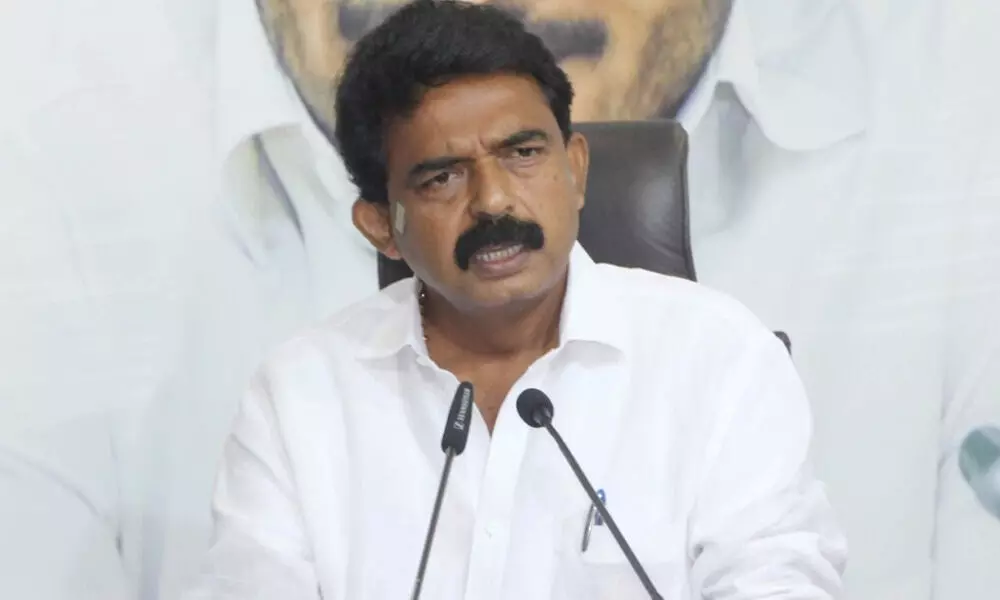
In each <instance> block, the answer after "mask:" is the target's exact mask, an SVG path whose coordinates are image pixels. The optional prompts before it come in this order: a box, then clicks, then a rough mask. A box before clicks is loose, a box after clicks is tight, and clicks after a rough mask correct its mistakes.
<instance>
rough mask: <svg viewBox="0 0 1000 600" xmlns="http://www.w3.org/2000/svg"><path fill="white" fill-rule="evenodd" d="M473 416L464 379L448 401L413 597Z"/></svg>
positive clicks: (468, 385)
mask: <svg viewBox="0 0 1000 600" xmlns="http://www.w3.org/2000/svg"><path fill="white" fill-rule="evenodd" d="M471 416H472V384H471V383H469V382H467V381H463V382H462V383H460V384H459V385H458V389H457V390H455V398H454V399H453V400H452V401H451V410H449V411H448V422H447V423H445V427H444V435H442V436H441V450H443V451H444V471H442V473H441V483H440V484H438V491H437V497H435V498H434V510H433V511H431V522H430V525H429V526H428V528H427V537H426V538H424V551H423V553H421V555H420V566H419V567H418V568H417V577H416V579H414V581H413V595H412V596H410V598H412V600H417V598H419V597H420V588H421V587H422V586H423V583H424V572H425V571H426V570H427V559H429V558H430V556H431V545H432V544H433V543H434V533H435V531H437V522H438V515H440V514H441V503H442V502H444V491H445V489H446V488H447V487H448V475H449V474H450V473H451V462H452V460H454V459H455V457H456V456H458V455H459V454H461V453H462V451H464V450H465V443H466V442H467V441H468V440H469V417H471Z"/></svg>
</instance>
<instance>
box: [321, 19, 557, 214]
mask: <svg viewBox="0 0 1000 600" xmlns="http://www.w3.org/2000/svg"><path fill="white" fill-rule="evenodd" d="M498 73H509V74H514V75H524V76H529V77H531V78H533V79H534V80H535V82H536V83H537V84H538V86H539V88H540V89H541V91H542V93H543V94H544V95H545V97H546V99H547V100H548V103H549V107H550V108H551V109H552V113H553V115H554V116H555V119H556V122H557V123H558V124H559V129H560V130H561V131H562V135H563V138H564V141H565V140H568V139H569V136H570V133H571V125H570V106H571V104H572V102H573V86H572V85H571V84H570V82H569V78H568V77H567V76H566V73H565V72H563V70H562V69H561V68H560V67H559V65H558V63H557V62H556V59H555V57H554V56H553V55H552V53H551V52H550V51H549V50H548V49H547V48H546V47H545V44H544V43H543V42H542V40H541V38H539V37H538V36H536V35H534V34H532V33H529V32H528V31H527V30H526V29H525V27H524V24H523V23H522V22H521V21H520V20H519V19H518V18H517V17H515V16H513V15H512V14H510V13H507V12H505V11H503V10H501V9H499V8H495V7H491V6H486V5H477V4H468V3H465V2H457V1H454V0H415V1H414V2H410V3H409V4H407V5H405V6H403V7H402V8H401V9H399V10H398V11H396V12H395V13H393V14H392V16H390V17H389V18H387V19H386V20H385V21H383V22H382V24H381V25H379V26H378V27H376V28H375V29H373V30H372V31H371V32H369V33H368V34H367V35H365V36H364V37H363V38H362V39H361V40H359V41H358V43H357V44H356V45H355V46H354V48H353V49H352V51H351V53H350V56H349V57H348V60H347V64H346V65H345V67H344V71H343V74H342V75H341V78H340V83H339V86H338V88H337V100H336V132H335V135H336V142H337V147H338V149H339V150H340V154H341V156H342V157H343V159H344V163H345V164H346V166H347V171H348V173H350V175H351V179H352V180H353V181H354V183H355V185H357V186H358V188H359V190H360V193H361V197H362V198H364V199H365V200H368V201H370V202H377V203H388V201H389V198H388V192H387V189H386V186H387V178H388V177H387V174H386V158H385V157H386V153H385V134H386V130H387V126H388V124H389V123H390V122H391V121H392V120H393V119H396V118H400V117H403V118H405V117H407V116H408V115H410V114H412V113H413V111H414V110H415V109H416V108H417V106H418V105H419V103H420V99H421V97H422V94H423V92H424V91H425V90H427V89H428V88H431V87H436V86H441V85H444V84H446V83H448V82H449V81H452V80H454V79H456V78H460V77H463V76H469V75H490V74H498Z"/></svg>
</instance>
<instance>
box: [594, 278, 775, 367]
mask: <svg viewBox="0 0 1000 600" xmlns="http://www.w3.org/2000/svg"><path fill="white" fill-rule="evenodd" d="M594 277H595V279H596V280H597V281H599V282H600V284H601V289H602V290H606V291H605V292H604V293H603V296H604V298H603V300H604V302H606V303H607V307H606V308H607V309H608V310H614V311H616V312H617V313H618V314H619V315H620V317H621V318H623V319H624V320H625V326H626V327H627V328H628V329H630V330H631V331H632V332H633V337H634V338H635V339H637V340H638V341H639V343H641V345H642V346H644V347H649V345H650V344H654V345H656V344H672V345H678V344H681V345H693V346H694V345H696V346H699V347H704V346H706V345H709V346H715V347H716V348H717V349H721V347H723V346H725V347H733V349H734V350H735V347H743V348H745V347H746V346H747V345H754V344H756V343H762V342H761V340H764V341H774V340H776V338H775V336H774V334H773V333H772V332H771V331H770V330H769V329H768V328H767V327H765V325H764V324H763V323H762V322H761V320H760V319H759V318H758V317H757V316H756V315H754V314H753V313H752V312H751V311H750V310H749V309H748V308H747V307H746V306H744V305H743V304H742V303H741V302H739V301H738V300H736V299H735V298H733V297H731V296H729V295H727V294H725V293H723V292H721V291H718V290H715V289H713V288H711V287H709V286H707V285H704V284H701V283H697V282H693V281H690V280H687V279H683V278H679V277H671V276H667V275H662V274H659V273H653V272H650V271H646V270H643V269H629V268H623V267H618V266H614V265H608V264H598V265H595V270H594Z"/></svg>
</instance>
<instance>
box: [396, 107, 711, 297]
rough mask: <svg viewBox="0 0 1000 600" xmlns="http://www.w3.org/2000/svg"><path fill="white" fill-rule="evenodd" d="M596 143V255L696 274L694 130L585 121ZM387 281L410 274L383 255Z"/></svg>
mask: <svg viewBox="0 0 1000 600" xmlns="http://www.w3.org/2000/svg"><path fill="white" fill-rule="evenodd" d="M574 127H575V129H576V130H577V131H579V132H580V133H582V134H583V135H584V137H586V138H587V141H588V142H589V145H590V173H589V174H588V176H587V201H586V204H585V205H584V208H583V210H582V211H581V213H580V234H579V240H580V244H581V245H582V246H583V247H584V249H586V250H587V252H588V253H589V254H590V256H591V257H592V258H593V259H594V261H596V262H599V263H611V264H615V265H620V266H623V267H639V268H642V269H646V270H649V271H654V272H657V273H663V274H665V275H674V276H677V277H683V278H686V279H691V280H694V279H695V271H694V260H693V259H692V256H691V239H690V228H689V224H688V199H687V177H686V169H687V135H686V134H685V132H684V129H683V128H682V127H681V126H680V125H679V124H678V123H676V122H674V121H668V120H657V121H622V122H608V123H580V124H577V125H575V126H574ZM378 270H379V273H378V275H379V286H380V287H385V286H387V285H389V284H391V283H394V282H395V281H398V280H400V279H404V278H406V277H410V276H411V275H412V274H413V273H412V271H410V269H409V267H407V266H406V263H404V262H403V261H393V260H389V259H387V258H385V257H384V256H381V255H380V256H379V263H378Z"/></svg>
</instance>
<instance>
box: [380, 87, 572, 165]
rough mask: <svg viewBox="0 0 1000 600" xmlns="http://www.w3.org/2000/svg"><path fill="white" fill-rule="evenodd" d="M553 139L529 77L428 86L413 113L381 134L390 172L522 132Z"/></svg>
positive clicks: (551, 122)
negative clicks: (531, 131)
mask: <svg viewBox="0 0 1000 600" xmlns="http://www.w3.org/2000/svg"><path fill="white" fill-rule="evenodd" d="M528 128H530V129H541V130H544V131H546V132H549V133H550V134H551V135H553V136H554V135H556V134H557V133H558V131H559V127H558V124H557V123H556V120H555V115H553V114H552V109H551V108H550V107H549V104H548V100H547V99H546V98H545V95H544V94H543V93H542V90H541V89H540V88H539V86H538V84H536V83H535V81H534V80H533V79H531V78H530V77H521V76H517V75H489V76H476V77H466V78H461V79H457V80H455V81H451V82H449V83H447V84H445V85H442V86H438V87H434V88H430V89H429V90H427V91H426V92H425V93H424V95H423V97H422V98H421V100H420V104H419V105H418V106H417V108H416V110H415V111H414V112H413V113H412V114H411V115H409V116H407V117H405V118H399V119H397V120H396V121H395V122H393V123H392V124H390V126H389V128H388V131H387V132H386V133H387V135H386V150H387V158H388V163H389V168H390V176H391V175H392V173H391V171H392V170H393V168H394V167H399V166H402V164H401V163H404V162H415V161H419V160H424V159H427V158H430V157H435V156H449V155H469V154H473V153H475V152H477V150H478V149H479V148H484V147H487V146H489V145H490V144H491V143H495V142H498V141H500V140H503V139H504V138H506V137H508V136H510V135H512V134H514V133H517V132H519V131H521V130H524V129H528Z"/></svg>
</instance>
